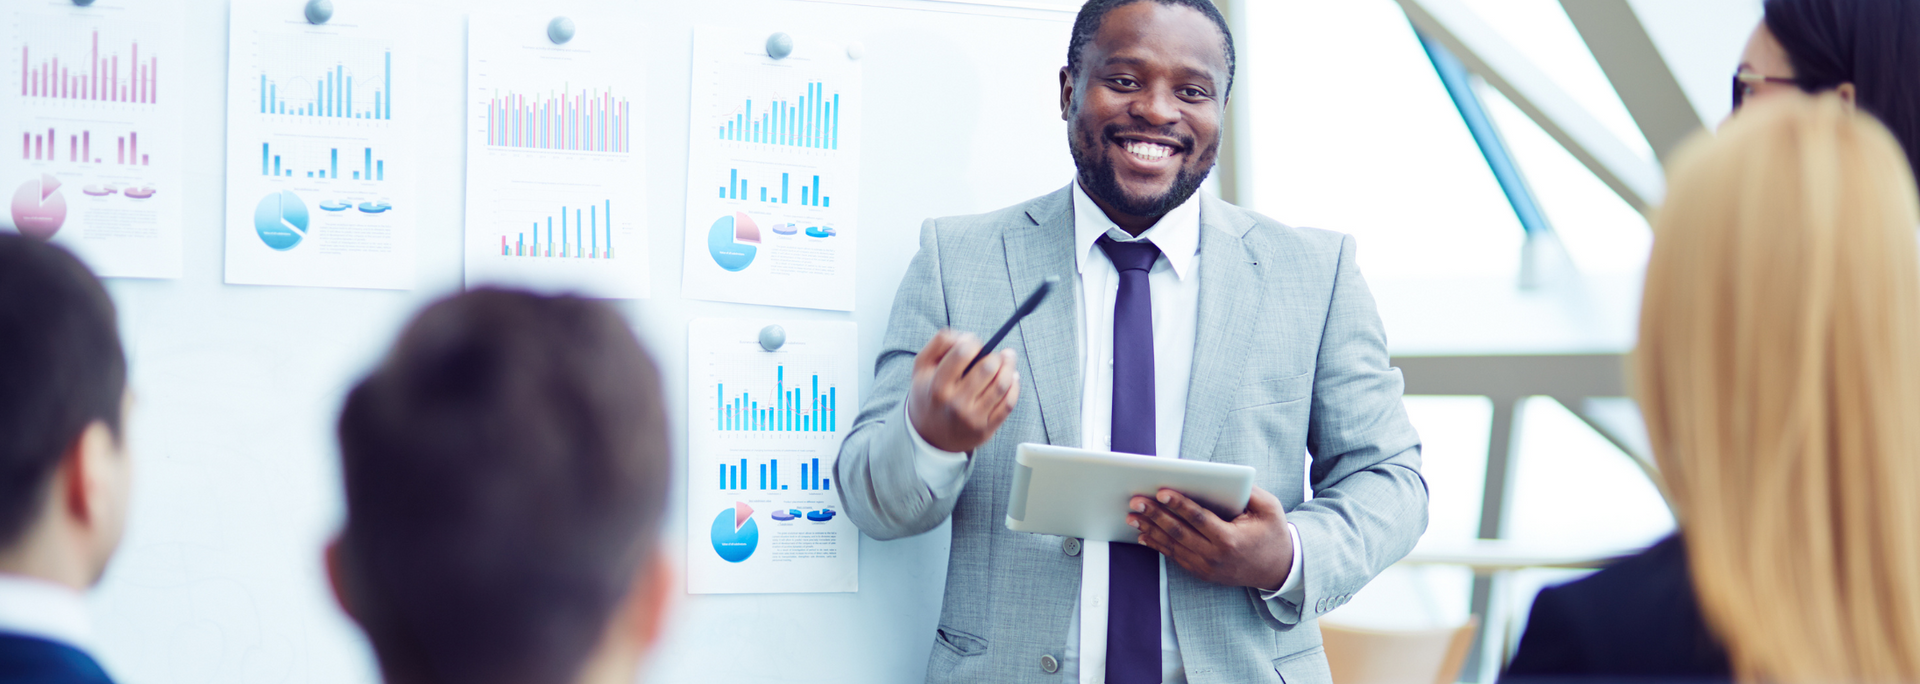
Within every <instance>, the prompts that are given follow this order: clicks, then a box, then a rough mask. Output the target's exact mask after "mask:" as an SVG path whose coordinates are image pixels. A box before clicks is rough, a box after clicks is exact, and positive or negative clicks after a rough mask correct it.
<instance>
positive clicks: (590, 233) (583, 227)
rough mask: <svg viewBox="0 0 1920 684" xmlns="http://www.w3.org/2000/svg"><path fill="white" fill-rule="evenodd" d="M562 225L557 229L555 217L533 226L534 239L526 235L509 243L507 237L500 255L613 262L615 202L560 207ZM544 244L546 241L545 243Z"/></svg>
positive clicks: (518, 235) (519, 235) (501, 244)
mask: <svg viewBox="0 0 1920 684" xmlns="http://www.w3.org/2000/svg"><path fill="white" fill-rule="evenodd" d="M559 216H560V225H559V226H557V227H556V226H555V225H554V221H553V216H551V215H550V216H547V217H546V219H547V220H546V224H545V225H544V226H542V225H541V222H539V221H533V222H532V227H531V228H532V229H531V230H530V231H529V232H531V233H532V234H533V235H532V239H531V240H528V239H527V237H528V236H527V233H518V234H517V235H516V239H515V240H514V241H513V242H512V243H509V242H508V240H507V237H508V236H506V235H502V236H500V255H501V256H512V257H552V258H565V259H612V258H613V200H603V201H601V203H600V204H595V205H588V206H587V207H586V208H585V209H584V210H583V209H581V208H580V207H572V208H571V209H569V208H568V207H560V211H559ZM569 221H571V222H572V226H571V230H572V235H568V230H569V226H568V222H569ZM543 240H544V241H543Z"/></svg>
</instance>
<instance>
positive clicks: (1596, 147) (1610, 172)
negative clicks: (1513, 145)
mask: <svg viewBox="0 0 1920 684" xmlns="http://www.w3.org/2000/svg"><path fill="white" fill-rule="evenodd" d="M1395 1H1396V2H1397V3H1399V5H1400V8H1401V9H1402V10H1404V11H1405V12H1406V14H1407V18H1408V19H1409V20H1411V21H1412V22H1413V25H1414V28H1415V29H1418V30H1419V31H1420V32H1422V33H1424V34H1426V35H1427V37H1429V38H1431V39H1433V40H1436V41H1438V42H1439V43H1440V44H1441V45H1442V46H1445V47H1446V48H1447V50H1448V51H1450V52H1452V53H1453V55H1454V56H1455V57H1457V58H1459V59H1460V62H1461V63H1462V64H1464V65H1465V66H1466V67H1467V70H1468V71H1471V72H1473V73H1474V74H1476V75H1478V76H1479V77H1480V78H1481V79H1483V80H1485V81H1486V82H1487V85H1490V86H1493V88H1494V89H1495V90H1498V91H1500V94H1501V95H1504V96H1506V98H1507V99H1508V100H1510V101H1512V102H1513V104H1514V105H1515V106H1518V107H1519V108H1520V111H1521V112H1522V113H1524V114H1526V115H1527V118H1529V119H1532V120H1533V122H1534V123H1535V124H1537V125H1539V126H1540V128H1541V129H1542V130H1545V131H1546V133H1547V135H1549V136H1551V137H1552V138H1553V139H1554V141H1556V142H1558V143H1560V145H1561V146H1562V147H1565V148H1566V150H1567V152H1569V153H1571V154H1572V155H1573V157H1574V159H1576V160H1578V161H1579V162H1580V164H1581V165H1583V166H1585V167H1587V170H1589V171H1591V172H1593V175H1594V176H1596V177H1598V178H1599V179H1600V182H1602V183H1605V184H1606V186H1607V187H1608V188H1610V189H1612V190H1613V191H1614V193H1616V194H1618V195H1619V196H1620V197H1621V199H1624V200H1626V202H1627V204H1629V205H1631V206H1632V207H1633V208H1635V209H1637V210H1639V211H1641V212H1642V213H1646V212H1647V211H1649V210H1650V209H1651V208H1652V207H1654V206H1655V205H1658V204H1659V203H1660V200H1661V198H1662V197H1664V196H1665V194H1666V180H1665V178H1664V176H1663V174H1662V173H1661V170H1660V165H1659V164H1658V163H1657V162H1655V161H1653V160H1649V159H1645V158H1643V157H1641V156H1640V155H1639V154H1636V153H1635V152H1634V151H1633V149H1632V148H1631V147H1628V146H1627V144H1626V143H1625V142H1623V141H1621V140H1620V138H1619V137H1618V136H1615V135H1614V134H1613V132H1612V131H1609V130H1607V127H1606V125H1604V124H1602V123H1600V120H1599V119H1597V118H1595V117H1594V116H1593V114H1592V113H1590V112H1588V111H1587V110H1586V108H1585V107H1583V106H1581V105H1580V103H1579V102H1578V101H1577V100H1575V99H1573V96H1571V95H1569V94H1567V92H1566V91H1565V90H1563V89H1561V88H1560V85H1559V84H1558V83H1555V82H1554V80H1553V78H1552V77H1551V76H1549V75H1547V73H1546V72H1544V71H1541V70H1540V68H1539V67H1538V66H1535V65H1534V63H1533V61H1532V60H1531V59H1529V58H1528V57H1527V56H1526V55H1525V54H1524V53H1521V52H1520V51H1519V49H1517V48H1515V47H1513V45H1512V44H1510V43H1508V42H1507V41H1506V39H1505V38H1503V37H1501V36H1500V34H1499V32H1497V31H1495V30H1494V28H1493V27H1492V26H1489V25H1487V23H1486V22H1485V21H1484V20H1482V19H1481V18H1480V16H1479V15H1478V14H1475V13H1474V12H1473V10H1472V9H1471V8H1468V7H1467V6H1466V5H1465V4H1464V3H1462V2H1461V0H1395Z"/></svg>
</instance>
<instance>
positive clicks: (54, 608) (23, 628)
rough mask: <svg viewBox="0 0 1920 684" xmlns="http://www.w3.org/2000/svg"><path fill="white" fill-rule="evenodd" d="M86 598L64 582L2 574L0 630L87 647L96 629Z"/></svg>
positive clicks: (0, 577) (0, 582)
mask: <svg viewBox="0 0 1920 684" xmlns="http://www.w3.org/2000/svg"><path fill="white" fill-rule="evenodd" d="M89 623H90V620H89V619H88V617H87V601H86V598H85V597H84V596H82V595H81V594H80V592H77V591H74V590H73V589H71V588H69V587H66V586H64V585H60V584H55V583H53V582H49V581H47V580H42V579H36V578H32V577H27V576H24V575H9V574H4V573H0V632H4V633H8V634H18V635H21V636H28V637H34V638H38V639H45V640H48V641H56V642H60V643H63V644H67V645H69V646H72V647H74V648H78V649H80V650H82V651H85V650H88V647H89V646H90V645H91V642H92V638H93V631H92V628H91V626H90V624H89Z"/></svg>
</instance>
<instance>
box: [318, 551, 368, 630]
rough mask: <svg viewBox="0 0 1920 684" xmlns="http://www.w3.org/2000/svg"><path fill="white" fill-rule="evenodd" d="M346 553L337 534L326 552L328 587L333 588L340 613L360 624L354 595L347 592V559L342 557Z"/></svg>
mask: <svg viewBox="0 0 1920 684" xmlns="http://www.w3.org/2000/svg"><path fill="white" fill-rule="evenodd" d="M344 553H345V551H343V550H341V548H340V535H337V534H336V535H334V536H333V539H330V540H328V541H327V549H326V551H325V552H324V554H325V560H326V564H327V585H328V586H330V587H332V588H333V600H334V601H336V602H338V603H339V604H340V612H342V613H346V614H347V617H350V618H353V621H354V622H359V621H360V616H359V615H357V614H355V613H354V609H353V598H352V597H353V595H352V593H351V592H349V591H348V590H347V566H346V564H345V563H346V559H345V558H344V557H343V556H342V554H344Z"/></svg>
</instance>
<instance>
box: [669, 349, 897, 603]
mask: <svg viewBox="0 0 1920 684" xmlns="http://www.w3.org/2000/svg"><path fill="white" fill-rule="evenodd" d="M768 325H779V326H781V327H783V328H784V329H785V330H786V337H787V341H786V344H785V345H783V346H781V347H780V348H779V350H777V351H767V350H765V349H763V348H761V346H760V331H761V329H762V328H765V327H766V326H768ZM855 331H856V327H855V325H854V324H853V323H852V322H839V321H771V320H736V319H699V320H695V321H693V323H692V324H691V325H690V326H689V328H688V336H687V337H688V339H687V342H688V344H687V350H688V351H687V355H688V357H689V358H688V362H689V366H688V369H687V384H688V387H687V396H688V406H689V408H688V410H687V423H688V425H687V436H688V444H687V447H688V448H687V454H688V455H687V591H688V592H690V593H694V594H759V593H796V592H843V591H858V590H859V589H860V532H859V530H858V529H856V528H855V527H854V526H853V523H852V522H851V521H849V520H847V516H846V515H845V513H844V512H843V511H842V510H841V508H840V494H839V487H840V483H838V482H835V481H834V479H835V477H834V469H833V463H834V460H835V459H836V458H837V457H838V455H839V453H840V441H841V440H843V439H845V438H846V436H847V432H848V431H850V430H851V429H852V428H853V419H854V415H855V414H856V413H857V412H858V410H859V406H860V400H859V396H858V395H857V392H858V389H857V388H858V387H859V381H858V376H857V375H856V374H855V366H856V365H857V364H856V363H855V362H854V354H855V344H856V343H857V342H858V339H857V337H856V334H855Z"/></svg>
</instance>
